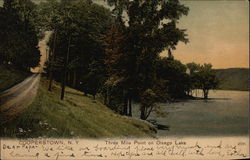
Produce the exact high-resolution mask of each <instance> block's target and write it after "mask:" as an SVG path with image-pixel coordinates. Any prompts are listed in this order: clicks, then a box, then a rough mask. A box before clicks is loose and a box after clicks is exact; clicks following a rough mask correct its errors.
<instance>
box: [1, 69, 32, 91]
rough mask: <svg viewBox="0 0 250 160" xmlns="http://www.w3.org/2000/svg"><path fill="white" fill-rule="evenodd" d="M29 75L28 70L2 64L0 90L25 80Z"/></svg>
mask: <svg viewBox="0 0 250 160" xmlns="http://www.w3.org/2000/svg"><path fill="white" fill-rule="evenodd" d="M28 75H29V73H28V72H23V71H19V70H18V69H16V68H15V67H14V66H12V65H0V92H2V91H4V90H6V89H9V88H11V87H12V86H14V85H16V84H17V83H19V82H21V81H23V80H24V79H25V78H26V77H28Z"/></svg>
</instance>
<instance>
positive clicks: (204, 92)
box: [203, 89, 209, 99]
mask: <svg viewBox="0 0 250 160" xmlns="http://www.w3.org/2000/svg"><path fill="white" fill-rule="evenodd" d="M208 91H209V90H208V89H203V95H204V99H208Z"/></svg>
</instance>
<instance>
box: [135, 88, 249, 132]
mask: <svg viewBox="0 0 250 160" xmlns="http://www.w3.org/2000/svg"><path fill="white" fill-rule="evenodd" d="M197 96H200V97H201V96H202V94H201V92H199V93H197ZM209 98H211V99H210V100H208V101H204V100H188V101H183V102H177V103H171V104H167V103H164V104H159V105H160V106H161V107H162V109H163V110H164V111H166V112H168V113H169V114H168V115H167V116H165V117H159V116H157V115H155V114H152V115H151V116H150V117H149V119H154V120H156V121H157V122H158V123H159V124H161V125H167V126H169V130H159V131H158V136H195V135H197V136H198V135H200V136H201V135H202V136H233V135H238V136H239V135H248V125H249V124H248V123H249V119H248V117H249V92H246V91H222V90H217V91H210V94H209ZM136 106H137V107H135V109H134V116H137V117H138V116H139V113H138V111H139V110H138V105H136Z"/></svg>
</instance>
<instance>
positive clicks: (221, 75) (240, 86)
mask: <svg viewBox="0 0 250 160" xmlns="http://www.w3.org/2000/svg"><path fill="white" fill-rule="evenodd" d="M215 72H216V75H217V77H218V79H219V80H220V81H221V82H220V86H219V88H220V89H223V90H242V91H247V90H249V68H228V69H215Z"/></svg>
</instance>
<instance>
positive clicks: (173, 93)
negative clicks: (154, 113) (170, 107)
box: [156, 58, 190, 100]
mask: <svg viewBox="0 0 250 160" xmlns="http://www.w3.org/2000/svg"><path fill="white" fill-rule="evenodd" d="M186 70H187V68H186V66H185V65H184V64H182V63H181V62H180V61H178V60H175V59H169V58H159V59H158V60H157V63H156V74H157V80H158V81H159V80H160V81H161V83H164V85H162V88H161V89H159V90H160V91H159V94H163V95H164V94H166V95H165V97H166V98H164V97H163V100H164V99H165V100H169V98H170V99H176V98H185V97H186V92H187V91H188V90H189V85H190V82H189V76H188V74H187V73H186ZM158 83H159V82H158ZM162 91H164V92H165V93H162ZM163 95H160V96H163Z"/></svg>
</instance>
